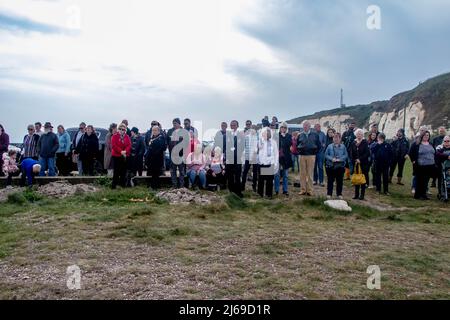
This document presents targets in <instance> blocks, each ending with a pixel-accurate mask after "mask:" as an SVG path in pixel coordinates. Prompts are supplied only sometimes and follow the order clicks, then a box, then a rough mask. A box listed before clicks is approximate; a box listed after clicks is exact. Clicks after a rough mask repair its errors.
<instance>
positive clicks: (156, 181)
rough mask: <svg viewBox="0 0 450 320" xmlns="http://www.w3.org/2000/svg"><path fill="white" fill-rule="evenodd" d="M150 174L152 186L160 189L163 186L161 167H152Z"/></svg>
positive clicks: (154, 188)
mask: <svg viewBox="0 0 450 320" xmlns="http://www.w3.org/2000/svg"><path fill="white" fill-rule="evenodd" d="M150 175H151V177H152V179H151V181H150V188H152V189H153V190H158V189H159V188H160V187H161V181H160V178H159V176H160V175H161V168H159V167H156V168H154V167H150Z"/></svg>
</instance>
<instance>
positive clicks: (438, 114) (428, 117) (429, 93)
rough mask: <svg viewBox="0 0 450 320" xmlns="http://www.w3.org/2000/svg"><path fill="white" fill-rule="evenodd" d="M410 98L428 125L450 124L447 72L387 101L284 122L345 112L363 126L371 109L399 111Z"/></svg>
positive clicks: (449, 77) (449, 92) (317, 113)
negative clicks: (419, 106)
mask: <svg viewBox="0 0 450 320" xmlns="http://www.w3.org/2000/svg"><path fill="white" fill-rule="evenodd" d="M411 101H421V102H422V104H423V105H424V106H425V110H426V113H425V119H424V123H425V124H428V125H432V127H433V128H437V127H439V126H442V125H444V126H446V127H450V121H449V118H448V117H449V115H450V73H446V74H442V75H439V76H437V77H434V78H431V79H428V80H427V81H425V82H423V83H421V84H419V85H418V86H417V87H416V88H414V89H412V90H409V91H406V92H402V93H399V94H397V95H395V96H393V97H392V98H391V99H390V100H389V101H377V102H373V103H371V104H367V105H357V106H350V107H346V108H337V109H332V110H325V111H320V112H316V113H314V114H312V115H307V116H302V117H298V118H294V119H292V120H289V121H288V123H301V122H302V121H303V120H305V119H311V118H320V117H324V116H331V115H341V114H348V115H350V117H351V118H352V119H354V120H355V121H356V124H357V126H364V127H367V126H368V120H369V117H370V115H371V114H372V113H373V112H374V111H378V112H392V111H393V110H401V109H403V108H404V107H405V106H406V105H408V104H409V103H410V102H411Z"/></svg>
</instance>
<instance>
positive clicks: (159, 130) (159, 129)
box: [152, 126, 161, 132]
mask: <svg viewBox="0 0 450 320" xmlns="http://www.w3.org/2000/svg"><path fill="white" fill-rule="evenodd" d="M154 128H157V129H158V132H161V128H160V127H159V126H153V127H152V131H153V129H154Z"/></svg>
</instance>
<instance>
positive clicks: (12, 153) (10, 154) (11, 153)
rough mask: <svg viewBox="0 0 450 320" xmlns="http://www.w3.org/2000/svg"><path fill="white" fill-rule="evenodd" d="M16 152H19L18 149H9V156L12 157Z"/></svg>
mask: <svg viewBox="0 0 450 320" xmlns="http://www.w3.org/2000/svg"><path fill="white" fill-rule="evenodd" d="M15 154H17V151H16V150H14V149H11V150H9V151H8V156H10V157H11V156H13V155H15Z"/></svg>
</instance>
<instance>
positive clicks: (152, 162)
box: [145, 126, 167, 190]
mask: <svg viewBox="0 0 450 320" xmlns="http://www.w3.org/2000/svg"><path fill="white" fill-rule="evenodd" d="M166 148H167V144H166V139H165V138H164V136H163V135H162V134H161V129H160V128H159V127H158V126H153V127H152V136H151V138H150V141H149V142H148V146H147V154H146V159H145V162H146V165H147V170H149V172H150V176H151V177H152V180H151V183H150V187H151V188H152V189H153V190H157V189H159V188H160V179H159V176H160V175H161V168H162V167H163V165H164V151H165V150H166ZM147 175H148V174H147Z"/></svg>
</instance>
